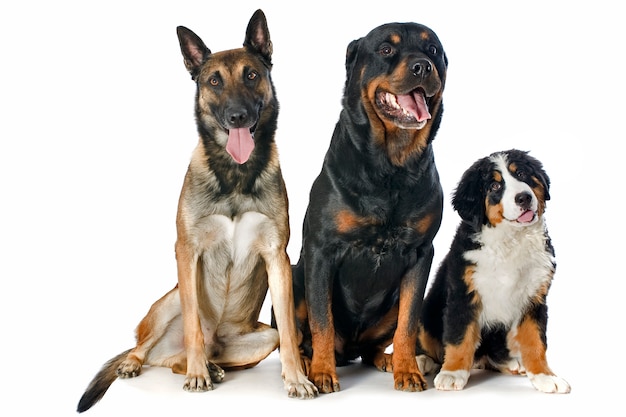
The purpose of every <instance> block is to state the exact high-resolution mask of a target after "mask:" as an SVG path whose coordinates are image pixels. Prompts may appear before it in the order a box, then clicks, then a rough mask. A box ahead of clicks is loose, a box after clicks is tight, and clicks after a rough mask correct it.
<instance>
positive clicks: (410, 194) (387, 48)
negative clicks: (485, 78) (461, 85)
mask: <svg viewBox="0 0 626 417" xmlns="http://www.w3.org/2000/svg"><path fill="white" fill-rule="evenodd" d="M447 66H448V60H447V57H446V54H445V53H444V50H443V47H442V44H441V42H440V41H439V39H438V37H437V35H436V34H435V32H433V31H432V30H431V29H429V28H428V27H426V26H424V25H421V24H417V23H388V24H384V25H382V26H379V27H377V28H375V29H373V30H372V31H371V32H369V34H367V35H366V36H365V37H362V38H360V39H356V40H354V41H352V42H350V44H349V45H348V48H347V56H346V73H347V76H346V82H345V87H344V94H343V100H342V110H341V113H340V115H339V120H338V122H337V124H336V127H335V130H334V132H333V135H332V139H331V142H330V146H329V149H328V151H327V153H326V156H325V159H324V162H323V165H322V169H321V172H320V174H319V176H318V177H317V178H316V180H315V181H314V183H313V185H312V188H311V191H310V199H309V203H308V208H307V211H306V214H305V218H304V224H303V239H302V247H301V252H300V258H299V260H298V263H297V264H296V265H294V266H293V281H294V298H295V303H296V316H297V322H298V326H299V328H300V330H301V331H302V341H301V343H300V348H301V353H302V359H303V362H304V365H305V369H306V372H307V374H308V377H309V379H310V380H311V381H312V382H313V383H314V384H315V385H316V386H317V388H318V390H319V391H320V392H322V393H330V392H335V391H339V390H340V384H339V379H338V377H337V372H336V366H338V365H339V366H341V365H345V364H348V363H349V362H351V361H353V360H355V359H357V358H359V357H360V358H361V361H362V362H363V363H365V364H371V365H374V366H375V367H376V368H378V369H379V370H381V371H387V372H393V374H394V386H395V388H396V389H398V390H404V391H421V390H423V389H425V388H426V386H427V384H426V381H425V379H424V377H423V376H422V374H421V373H420V371H419V369H418V366H417V363H416V359H415V346H416V341H417V337H418V318H419V311H420V308H421V306H422V300H423V296H424V292H425V287H426V283H427V280H428V276H429V273H430V269H431V264H432V260H433V253H434V249H433V238H434V237H435V235H436V234H437V232H438V230H439V226H440V223H441V217H442V208H443V192H442V188H441V184H440V181H439V175H438V172H437V168H436V166H435V158H434V154H433V147H432V141H433V139H434V138H435V135H436V133H437V130H438V128H439V125H440V122H441V117H442V112H443V103H442V94H443V91H444V85H445V81H446V71H447ZM391 344H393V353H387V348H389V347H390V345H391Z"/></svg>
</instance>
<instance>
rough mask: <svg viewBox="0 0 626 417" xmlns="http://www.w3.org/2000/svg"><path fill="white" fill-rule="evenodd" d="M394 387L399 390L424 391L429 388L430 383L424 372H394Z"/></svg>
mask: <svg viewBox="0 0 626 417" xmlns="http://www.w3.org/2000/svg"><path fill="white" fill-rule="evenodd" d="M393 381H394V388H395V389H397V390H398V391H409V392H415V391H424V390H425V389H426V388H428V383H427V382H426V380H425V379H424V377H423V376H422V374H420V373H419V372H418V373H412V372H394V374H393Z"/></svg>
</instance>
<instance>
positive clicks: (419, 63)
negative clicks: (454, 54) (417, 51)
mask: <svg viewBox="0 0 626 417" xmlns="http://www.w3.org/2000/svg"><path fill="white" fill-rule="evenodd" d="M432 70H433V65H432V63H431V62H430V61H429V60H427V59H424V58H420V59H418V60H416V61H415V62H413V63H412V64H411V71H413V75H415V76H416V77H425V76H427V75H428V74H430V73H431V72H432Z"/></svg>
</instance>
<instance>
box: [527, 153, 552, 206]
mask: <svg viewBox="0 0 626 417" xmlns="http://www.w3.org/2000/svg"><path fill="white" fill-rule="evenodd" d="M528 158H529V159H530V160H531V161H532V164H533V177H535V178H536V179H537V181H539V184H541V186H542V187H543V190H544V192H543V198H544V200H546V201H547V200H549V199H550V177H548V174H547V173H546V171H545V170H544V169H543V164H542V163H541V162H540V161H539V160H538V159H535V158H533V157H531V156H529V157H528Z"/></svg>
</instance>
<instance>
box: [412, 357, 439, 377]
mask: <svg viewBox="0 0 626 417" xmlns="http://www.w3.org/2000/svg"><path fill="white" fill-rule="evenodd" d="M415 360H416V361H417V367H418V368H419V370H420V372H421V373H422V375H428V374H430V373H431V372H434V371H436V370H437V368H439V366H438V365H437V364H436V363H435V361H434V360H433V358H431V357H430V356H428V355H417V356H416V357H415Z"/></svg>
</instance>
